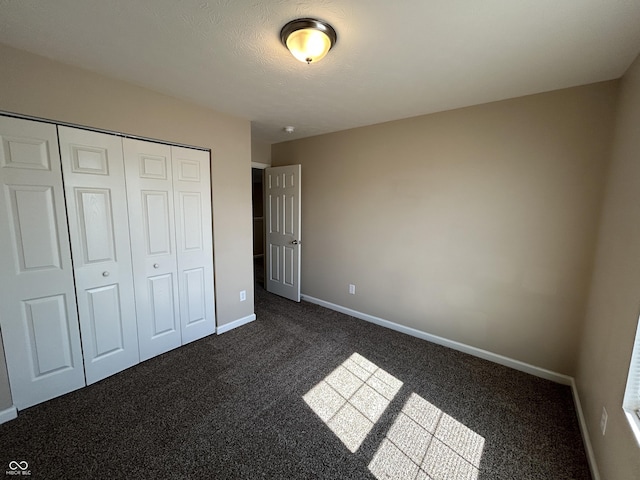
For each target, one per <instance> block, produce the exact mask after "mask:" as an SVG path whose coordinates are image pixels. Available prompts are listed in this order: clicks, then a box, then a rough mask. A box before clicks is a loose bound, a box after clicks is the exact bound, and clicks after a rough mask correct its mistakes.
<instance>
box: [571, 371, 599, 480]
mask: <svg viewBox="0 0 640 480" xmlns="http://www.w3.org/2000/svg"><path fill="white" fill-rule="evenodd" d="M571 391H572V392H573V403H574V405H575V406H576V413H577V415H578V424H579V425H580V432H581V433H582V442H583V443H584V449H585V451H586V452H587V460H588V462H589V469H590V470H591V476H592V477H593V480H600V471H599V470H598V464H597V463H596V455H595V453H594V452H593V446H592V445H591V437H590V436H589V429H588V428H587V422H586V420H585V418H584V412H583V411H582V403H580V397H579V396H578V387H577V386H576V382H575V380H574V379H573V378H571Z"/></svg>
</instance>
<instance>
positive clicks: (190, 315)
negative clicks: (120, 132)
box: [123, 138, 215, 360]
mask: <svg viewBox="0 0 640 480" xmlns="http://www.w3.org/2000/svg"><path fill="white" fill-rule="evenodd" d="M123 144H124V155H125V160H126V162H125V163H126V175H127V194H128V200H129V219H130V222H131V225H132V229H131V248H132V255H133V270H134V278H135V296H136V305H137V313H138V343H139V346H140V359H141V360H145V359H147V358H151V357H153V356H155V355H158V354H160V353H163V352H166V351H167V350H170V349H172V348H176V347H178V346H180V345H182V344H183V343H187V342H189V341H192V340H195V339H197V338H201V337H203V336H205V335H208V334H210V333H213V332H214V331H215V318H214V309H213V258H212V255H213V253H212V240H211V197H210V186H209V185H210V180H209V175H210V174H209V155H208V153H207V152H203V151H199V150H193V149H185V148H178V147H171V146H168V145H162V144H157V143H152V142H147V141H141V140H134V139H128V138H126V139H124V140H123ZM174 154H175V158H173V155H174Z"/></svg>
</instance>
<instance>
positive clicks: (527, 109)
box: [272, 81, 617, 375]
mask: <svg viewBox="0 0 640 480" xmlns="http://www.w3.org/2000/svg"><path fill="white" fill-rule="evenodd" d="M616 95H617V82H615V81H613V82H605V83H599V84H594V85H589V86H585V87H579V88H572V89H566V90H560V91H555V92H550V93H545V94H540V95H533V96H528V97H522V98H517V99H513V100H506V101H502V102H496V103H491V104H486V105H481V106H476V107H470V108H465V109H460V110H454V111H449V112H443V113H438V114H433V115H426V116H422V117H416V118H411V119H406V120H400V121H395V122H390V123H385V124H380V125H374V126H370V127H363V128H358V129H353V130H348V131H343V132H338V133H332V134H327V135H322V136H317V137H312V138H307V139H302V140H297V141H291V142H286V143H280V144H276V145H274V146H273V147H272V163H273V165H286V164H295V163H300V164H302V222H303V223H302V240H303V250H302V280H301V284H302V292H303V293H304V294H306V295H309V296H312V297H316V298H319V299H322V300H325V301H328V302H332V303H335V304H338V305H341V306H344V307H348V308H352V309H355V310H358V311H360V312H364V313H367V314H371V315H374V316H378V317H381V318H384V319H387V320H390V321H392V322H396V323H399V324H402V325H405V326H408V327H413V328H416V329H418V330H422V331H424V332H428V333H431V334H435V335H439V336H442V337H445V338H447V339H450V340H455V341H458V342H462V343H465V344H468V345H472V346H474V347H478V348H481V349H485V350H489V351H491V352H494V353H497V354H500V355H505V356H507V357H510V358H513V359H516V360H520V361H522V362H526V363H529V364H533V365H535V366H538V367H543V368H547V369H550V370H553V371H556V372H559V373H563V374H568V375H573V374H574V373H575V360H576V358H577V348H578V342H579V332H580V330H581V324H582V318H583V313H584V301H585V295H586V291H587V287H588V282H589V278H590V274H591V267H592V258H593V250H594V241H595V233H596V230H597V220H598V215H599V209H600V203H601V196H602V190H603V175H604V173H605V169H606V167H607V158H608V153H609V146H610V140H611V131H612V125H613V117H614V109H615V101H616ZM350 283H353V284H355V285H356V295H355V296H354V295H349V294H348V284H350Z"/></svg>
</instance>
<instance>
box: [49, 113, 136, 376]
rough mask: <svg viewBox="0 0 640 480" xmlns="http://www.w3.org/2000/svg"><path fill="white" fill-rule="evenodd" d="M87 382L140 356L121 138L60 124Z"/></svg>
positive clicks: (131, 363)
mask: <svg viewBox="0 0 640 480" xmlns="http://www.w3.org/2000/svg"><path fill="white" fill-rule="evenodd" d="M58 136H59V140H60V153H61V158H62V171H63V173H64V185H65V193H66V201H67V213H68V217H69V232H70V237H71V247H72V251H73V267H74V272H75V280H76V296H77V300H78V314H79V316H80V330H81V332H82V348H83V351H84V368H85V374H86V378H87V384H91V383H94V382H97V381H98V380H102V379H103V378H105V377H108V376H109V375H113V374H114V373H117V372H119V371H121V370H124V369H125V368H128V367H131V366H132V365H135V364H136V363H138V362H139V361H140V357H139V355H138V332H137V326H136V308H135V299H134V295H133V271H132V268H131V251H130V246H129V245H130V240H129V219H128V213H127V196H126V189H125V178H124V162H123V157H122V139H121V138H119V137H116V136H114V135H106V134H103V133H97V132H90V131H86V130H80V129H75V128H69V127H62V126H61V127H58Z"/></svg>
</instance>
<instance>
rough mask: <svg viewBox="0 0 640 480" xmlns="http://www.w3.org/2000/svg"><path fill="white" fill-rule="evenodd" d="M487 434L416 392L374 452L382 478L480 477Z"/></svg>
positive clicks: (456, 479)
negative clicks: (450, 414) (467, 425)
mask: <svg viewBox="0 0 640 480" xmlns="http://www.w3.org/2000/svg"><path fill="white" fill-rule="evenodd" d="M483 449H484V438H483V437H482V436H481V435H478V434H477V433H475V432H474V431H473V430H471V429H470V428H468V427H466V426H465V425H463V424H462V423H460V422H459V421H457V420H456V419H454V418H453V417H451V416H449V415H447V414H446V413H444V412H443V411H442V410H440V409H439V408H437V407H436V406H434V405H433V404H431V403H429V402H428V401H427V400H425V399H424V398H422V397H421V396H420V395H417V394H415V393H412V394H411V396H410V397H409V399H408V400H407V402H406V403H405V405H404V407H403V408H402V411H401V412H400V414H399V415H398V417H397V418H396V420H395V422H394V424H393V425H392V426H391V428H390V429H389V431H388V432H387V435H386V437H385V439H384V440H383V441H382V443H381V444H380V447H379V448H378V451H377V452H376V454H375V455H374V457H373V459H372V460H371V463H369V470H370V471H371V473H372V474H373V475H374V476H375V477H376V478H377V479H379V480H383V479H384V480H391V479H403V478H416V479H431V478H432V479H438V480H477V478H478V475H479V468H480V459H481V457H482V451H483Z"/></svg>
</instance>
